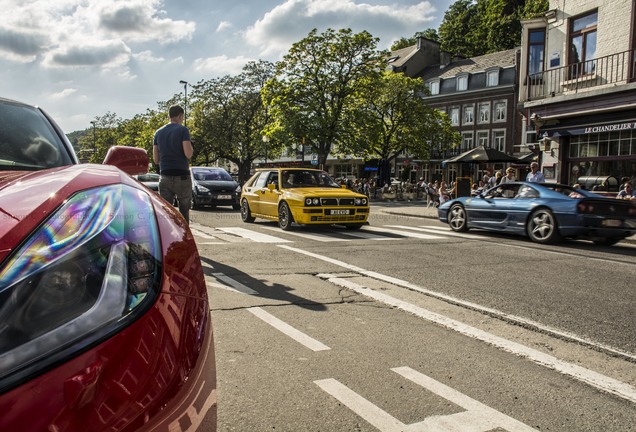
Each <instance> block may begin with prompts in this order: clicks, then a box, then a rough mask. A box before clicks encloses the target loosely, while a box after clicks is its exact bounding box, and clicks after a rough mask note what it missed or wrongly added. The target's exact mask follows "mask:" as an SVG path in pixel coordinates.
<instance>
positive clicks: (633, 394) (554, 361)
mask: <svg viewBox="0 0 636 432" xmlns="http://www.w3.org/2000/svg"><path fill="white" fill-rule="evenodd" d="M326 276H327V275H323V276H322V277H326ZM328 280H329V281H330V282H332V283H334V284H336V285H338V286H341V287H344V288H347V289H349V290H351V291H354V292H357V293H359V294H361V295H364V296H366V297H369V298H372V299H374V300H376V301H378V302H380V303H384V304H386V305H389V306H392V307H395V308H397V309H401V310H403V311H406V312H409V313H411V314H413V315H415V316H418V317H420V318H422V319H425V320H427V321H430V322H433V323H435V324H438V325H440V326H442V327H445V328H448V329H449V330H453V331H455V332H457V333H460V334H462V335H464V336H468V337H471V338H473V339H477V340H480V341H482V342H486V343H488V344H490V345H492V346H494V347H496V348H499V349H501V350H502V351H505V352H509V353H512V354H514V355H517V356H519V357H523V358H527V359H529V360H531V361H533V362H535V363H536V364H538V365H541V366H545V367H547V368H550V369H553V370H555V371H557V372H560V373H562V374H564V375H567V376H569V377H571V378H574V379H575V380H578V381H581V382H584V383H586V384H588V385H591V386H592V387H595V388H597V389H599V390H601V391H604V392H606V393H610V394H613V395H616V396H618V397H620V398H622V399H625V400H628V401H630V402H632V403H636V388H634V387H633V386H631V385H629V384H626V383H624V382H622V381H619V380H616V379H614V378H611V377H608V376H605V375H603V374H600V373H598V372H595V371H592V370H590V369H586V368H584V367H581V366H578V365H575V364H572V363H569V362H566V361H563V360H560V359H558V358H556V357H554V356H551V355H549V354H545V353H543V352H541V351H538V350H536V349H533V348H529V347H527V346H525V345H522V344H520V343H517V342H512V341H509V340H507V339H504V338H502V337H500V336H496V335H493V334H492V333H488V332H486V331H483V330H480V329H478V328H475V327H472V326H469V325H467V324H464V323H462V322H459V321H456V320H454V319H451V318H449V317H447V316H444V315H440V314H437V313H435V312H432V311H429V310H427V309H424V308H421V307H419V306H416V305H413V304H411V303H408V302H405V301H402V300H399V299H396V298H394V297H391V296H389V295H387V294H384V293H381V292H378V291H374V290H371V289H369V288H366V287H364V286H362V285H359V284H356V283H354V282H352V281H351V280H349V279H343V278H339V277H333V278H328Z"/></svg>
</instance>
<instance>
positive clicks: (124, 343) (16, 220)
mask: <svg viewBox="0 0 636 432" xmlns="http://www.w3.org/2000/svg"><path fill="white" fill-rule="evenodd" d="M147 168H148V156H147V154H146V152H145V151H144V150H143V149H137V148H132V147H112V148H111V149H110V151H109V152H108V154H107V156H106V159H105V160H104V164H103V165H96V164H79V163H78V160H77V157H76V155H75V153H74V152H73V148H72V146H71V144H70V143H69V141H68V140H67V138H66V136H65V135H64V134H63V133H62V131H61V130H60V128H59V127H58V126H57V125H56V124H55V122H54V121H53V120H51V119H50V117H49V116H47V115H46V114H45V113H44V112H43V111H42V110H41V109H39V108H37V107H33V106H30V105H26V104H22V103H18V102H15V101H10V100H6V99H0V220H1V221H2V222H1V223H0V412H1V413H2V414H1V415H0V431H18V430H22V431H66V432H72V431H81V432H86V431H147V430H153V431H154V430H156V431H182V430H183V431H185V430H195V429H197V428H199V429H200V430H205V431H214V430H216V376H215V374H216V369H215V358H214V348H213V347H214V345H213V338H212V326H211V321H210V306H209V303H208V297H207V292H206V286H205V280H204V276H203V271H202V268H201V263H200V259H199V255H198V252H197V248H196V245H195V242H194V240H193V238H192V234H191V233H190V231H189V229H188V227H187V224H186V223H185V221H184V220H183V218H182V217H181V215H180V214H179V213H178V212H177V211H176V210H175V209H174V207H173V206H171V205H170V204H168V203H167V202H165V201H164V200H162V199H161V198H160V197H159V196H158V195H157V194H153V193H152V192H150V191H149V190H148V189H147V188H145V187H143V186H142V185H141V184H140V183H139V182H137V181H136V180H134V179H133V178H131V177H130V175H133V174H141V173H143V172H146V171H147Z"/></svg>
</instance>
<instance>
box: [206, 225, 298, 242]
mask: <svg viewBox="0 0 636 432" xmlns="http://www.w3.org/2000/svg"><path fill="white" fill-rule="evenodd" d="M218 229H219V230H221V231H223V232H226V233H230V234H234V235H237V236H239V237H243V238H246V239H249V240H252V241H255V242H256V243H292V241H290V240H285V239H282V238H279V237H274V236H271V235H268V234H263V233H260V232H258V231H252V230H248V229H245V228H238V227H228V228H218Z"/></svg>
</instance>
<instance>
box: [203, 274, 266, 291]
mask: <svg viewBox="0 0 636 432" xmlns="http://www.w3.org/2000/svg"><path fill="white" fill-rule="evenodd" d="M212 276H214V277H215V278H217V279H218V280H220V281H222V282H225V283H226V284H227V285H222V284H215V283H214V282H207V285H210V286H213V287H216V288H226V289H229V290H231V291H236V292H240V293H242V294H248V295H258V291H254V290H253V289H252V288H250V287H248V286H247V285H243V284H242V283H240V282H239V281H236V280H234V279H232V278H231V277H229V276H226V275H225V274H223V273H212ZM218 285H221V286H218Z"/></svg>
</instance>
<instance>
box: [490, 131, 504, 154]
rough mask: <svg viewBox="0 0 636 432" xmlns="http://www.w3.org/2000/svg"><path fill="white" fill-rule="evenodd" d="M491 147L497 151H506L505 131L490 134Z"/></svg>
mask: <svg viewBox="0 0 636 432" xmlns="http://www.w3.org/2000/svg"><path fill="white" fill-rule="evenodd" d="M492 144H493V147H494V148H496V149H497V150H499V151H506V131H505V130H496V131H493V132H492Z"/></svg>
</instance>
